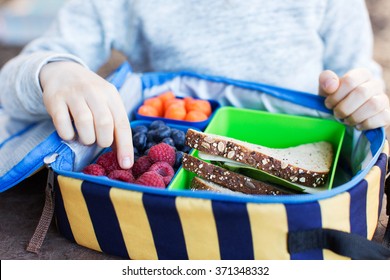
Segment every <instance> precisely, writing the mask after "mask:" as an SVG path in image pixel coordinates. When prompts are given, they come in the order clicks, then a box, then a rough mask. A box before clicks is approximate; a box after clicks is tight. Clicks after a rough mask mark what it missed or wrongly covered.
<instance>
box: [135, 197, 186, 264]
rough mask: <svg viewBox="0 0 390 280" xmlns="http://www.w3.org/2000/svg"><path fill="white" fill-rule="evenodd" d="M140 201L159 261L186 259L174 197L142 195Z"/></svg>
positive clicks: (182, 234)
mask: <svg viewBox="0 0 390 280" xmlns="http://www.w3.org/2000/svg"><path fill="white" fill-rule="evenodd" d="M142 201H143V204H144V207H145V210H146V214H147V216H148V220H149V224H150V228H151V230H152V234H153V239H154V244H155V246H156V251H157V256H158V259H160V260H173V259H178V260H186V259H188V254H187V248H186V244H185V239H184V233H183V229H182V226H181V222H180V217H179V214H178V212H177V210H176V204H175V197H167V196H159V195H153V194H147V193H144V194H143V197H142Z"/></svg>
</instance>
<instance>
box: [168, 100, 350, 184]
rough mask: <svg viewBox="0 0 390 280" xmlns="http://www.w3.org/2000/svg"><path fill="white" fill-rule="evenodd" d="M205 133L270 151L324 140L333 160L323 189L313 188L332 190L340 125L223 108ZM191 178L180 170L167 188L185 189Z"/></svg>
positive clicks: (339, 146) (307, 118)
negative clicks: (270, 149)
mask: <svg viewBox="0 0 390 280" xmlns="http://www.w3.org/2000/svg"><path fill="white" fill-rule="evenodd" d="M205 132H207V133H212V134H217V135H221V136H227V137H231V138H235V139H238V140H241V141H246V142H249V143H253V144H258V145H262V146H266V147H270V148H288V147H293V146H298V145H301V144H307V143H313V142H318V141H327V142H329V143H331V144H332V146H333V152H334V158H333V164H332V167H331V172H330V174H329V179H328V182H327V184H326V185H325V187H323V188H322V189H321V188H315V189H318V191H323V190H324V189H325V190H326V189H331V188H332V185H333V180H334V176H335V171H336V166H337V161H338V158H339V155H340V151H341V146H342V143H343V139H344V134H345V127H344V125H342V124H341V123H339V122H337V121H334V120H329V119H321V118H314V117H306V116H292V115H287V114H275V113H269V112H265V111H257V110H249V109H241V108H235V107H222V108H220V109H219V110H218V111H217V112H216V114H215V116H214V118H213V119H212V120H211V122H210V124H209V125H208V126H207V128H206V129H205ZM191 154H192V155H194V156H197V155H198V152H197V151H196V150H193V151H192V152H191ZM193 177H194V174H193V173H192V172H189V171H187V170H184V169H183V168H181V169H180V170H179V171H178V172H177V174H176V176H175V178H174V179H173V180H172V182H171V184H170V185H169V187H168V188H169V189H173V190H185V189H188V187H189V185H190V182H191V180H192V178H193ZM313 189H314V188H313Z"/></svg>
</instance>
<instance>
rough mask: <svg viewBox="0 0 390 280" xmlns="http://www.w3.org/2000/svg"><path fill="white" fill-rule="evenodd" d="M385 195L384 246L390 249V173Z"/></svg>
mask: <svg viewBox="0 0 390 280" xmlns="http://www.w3.org/2000/svg"><path fill="white" fill-rule="evenodd" d="M387 165H388V166H390V157H389V159H388V162H387ZM385 195H386V215H387V226H386V231H385V234H384V236H383V240H382V245H383V246H385V247H386V248H390V224H389V216H390V171H388V172H387V174H386V179H385Z"/></svg>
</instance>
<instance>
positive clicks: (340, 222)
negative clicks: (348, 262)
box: [319, 192, 351, 260]
mask: <svg viewBox="0 0 390 280" xmlns="http://www.w3.org/2000/svg"><path fill="white" fill-rule="evenodd" d="M319 204H320V208H321V218H322V227H323V228H330V229H336V230H341V231H345V232H351V225H350V204H351V196H350V194H349V192H343V193H342V194H340V195H337V196H335V197H331V198H328V199H323V200H319ZM323 255H324V259H325V260H333V259H344V260H345V259H349V258H346V257H344V256H340V255H338V254H336V253H333V252H332V251H330V250H326V249H325V250H323Z"/></svg>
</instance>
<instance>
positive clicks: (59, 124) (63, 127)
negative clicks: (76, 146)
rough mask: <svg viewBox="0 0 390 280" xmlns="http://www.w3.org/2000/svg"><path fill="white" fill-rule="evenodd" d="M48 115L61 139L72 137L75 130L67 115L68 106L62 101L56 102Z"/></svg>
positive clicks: (70, 138)
mask: <svg viewBox="0 0 390 280" xmlns="http://www.w3.org/2000/svg"><path fill="white" fill-rule="evenodd" d="M48 111H49V110H48ZM50 116H51V118H52V120H53V124H54V126H55V128H56V130H57V133H58V135H59V136H60V137H61V139H63V140H72V139H74V137H75V131H74V129H73V124H72V119H71V117H70V115H69V109H68V106H67V105H66V104H65V103H64V102H63V103H57V104H56V105H55V107H54V109H53V110H50Z"/></svg>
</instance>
